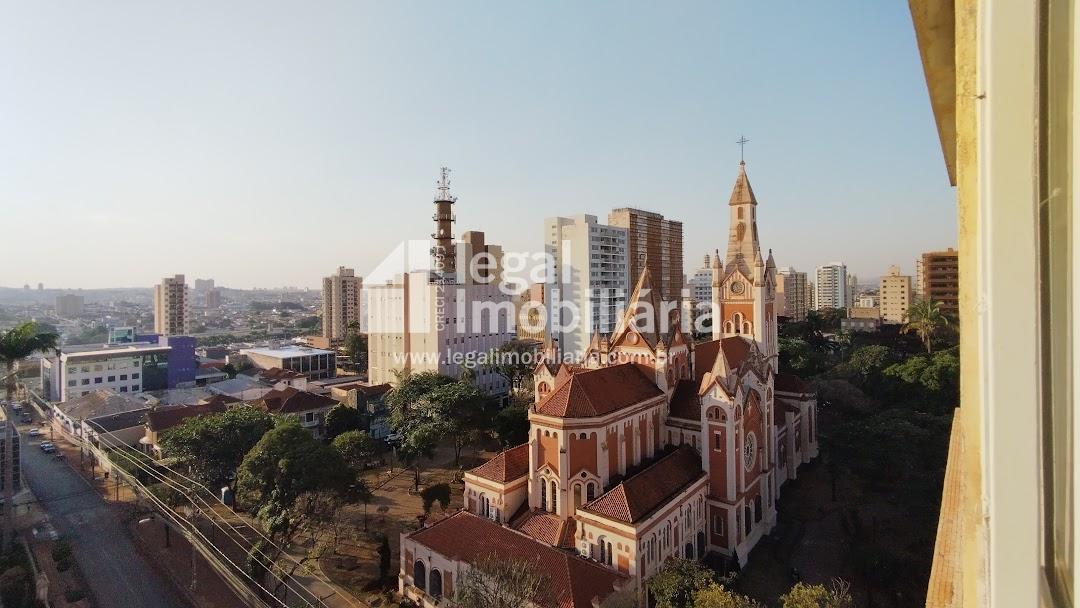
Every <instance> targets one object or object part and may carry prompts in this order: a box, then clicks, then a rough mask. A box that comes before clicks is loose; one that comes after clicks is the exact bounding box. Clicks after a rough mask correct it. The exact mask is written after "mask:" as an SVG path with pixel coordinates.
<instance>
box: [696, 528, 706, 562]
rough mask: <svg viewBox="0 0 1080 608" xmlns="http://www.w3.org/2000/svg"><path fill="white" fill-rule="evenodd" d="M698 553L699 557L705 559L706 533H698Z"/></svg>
mask: <svg viewBox="0 0 1080 608" xmlns="http://www.w3.org/2000/svg"><path fill="white" fill-rule="evenodd" d="M697 552H698V556H700V557H705V533H704V532H698V533H697Z"/></svg>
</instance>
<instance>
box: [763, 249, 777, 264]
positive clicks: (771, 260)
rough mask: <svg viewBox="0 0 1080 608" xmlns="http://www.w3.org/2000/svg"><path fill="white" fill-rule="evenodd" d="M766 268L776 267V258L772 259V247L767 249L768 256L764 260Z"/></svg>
mask: <svg viewBox="0 0 1080 608" xmlns="http://www.w3.org/2000/svg"><path fill="white" fill-rule="evenodd" d="M765 267H766V268H776V260H774V259H773V255H772V249H771V248H770V249H769V258H768V259H767V260H765Z"/></svg>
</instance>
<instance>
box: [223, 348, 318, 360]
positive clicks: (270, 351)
mask: <svg viewBox="0 0 1080 608" xmlns="http://www.w3.org/2000/svg"><path fill="white" fill-rule="evenodd" d="M240 354H242V355H258V356H260V357H275V358H278V359H288V358H289V357H312V356H316V355H332V354H334V351H332V350H323V349H321V348H311V347H309V346H282V347H280V348H269V347H266V348H244V349H241V350H240Z"/></svg>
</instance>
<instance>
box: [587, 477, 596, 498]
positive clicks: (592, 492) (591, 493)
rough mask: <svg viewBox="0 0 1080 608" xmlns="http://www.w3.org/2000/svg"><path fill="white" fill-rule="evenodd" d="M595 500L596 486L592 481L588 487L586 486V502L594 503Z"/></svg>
mask: <svg viewBox="0 0 1080 608" xmlns="http://www.w3.org/2000/svg"><path fill="white" fill-rule="evenodd" d="M594 498H596V484H594V483H593V482H591V481H590V482H589V483H588V485H586V486H585V500H586V501H587V502H592V501H593V499H594Z"/></svg>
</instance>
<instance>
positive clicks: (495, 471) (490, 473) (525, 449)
mask: <svg viewBox="0 0 1080 608" xmlns="http://www.w3.org/2000/svg"><path fill="white" fill-rule="evenodd" d="M467 472H468V473H469V474H471V475H476V476H477V477H481V478H483V479H489V480H491V481H497V482H499V483H506V482H508V481H513V480H515V479H519V478H521V477H524V476H526V475H528V474H529V444H527V443H523V444H521V445H519V446H517V447H514V448H510V449H509V450H505V451H503V452H501V453H499V455H498V456H495V457H494V458H492V459H491V460H489V461H487V462H485V463H484V464H482V465H480V466H478V467H476V468H475V469H471V470H469V471H467Z"/></svg>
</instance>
